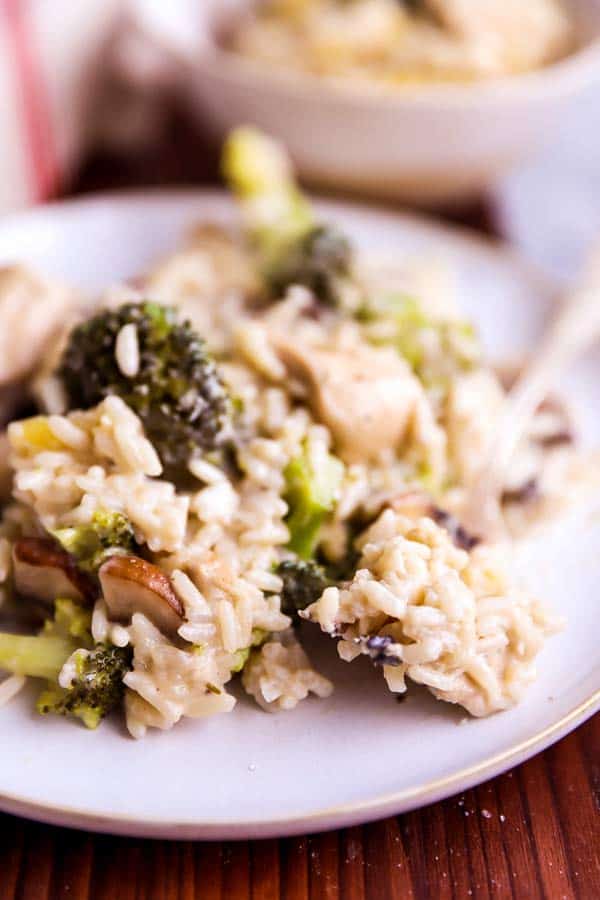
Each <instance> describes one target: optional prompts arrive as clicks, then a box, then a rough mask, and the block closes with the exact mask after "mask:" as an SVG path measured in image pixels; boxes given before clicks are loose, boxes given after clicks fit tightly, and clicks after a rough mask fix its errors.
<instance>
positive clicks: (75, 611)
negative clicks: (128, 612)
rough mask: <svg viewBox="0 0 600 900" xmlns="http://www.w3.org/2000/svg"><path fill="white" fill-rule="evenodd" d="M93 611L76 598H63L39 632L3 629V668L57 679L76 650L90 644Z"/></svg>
mask: <svg viewBox="0 0 600 900" xmlns="http://www.w3.org/2000/svg"><path fill="white" fill-rule="evenodd" d="M91 621H92V617H91V613H90V611H89V610H86V609H83V608H82V607H80V606H78V605H77V604H76V603H74V602H73V601H72V600H63V599H59V600H57V601H56V603H55V605H54V618H53V619H47V620H46V621H45V622H44V626H43V628H42V630H41V632H40V633H39V634H37V635H23V634H8V633H5V632H2V633H0V669H5V670H6V671H7V672H13V673H14V674H15V675H29V676H31V677H32V678H48V679H50V680H51V679H55V678H57V677H58V674H59V672H60V670H61V669H62V667H63V665H64V664H65V662H66V661H67V659H68V658H69V656H70V655H71V653H73V652H74V651H75V650H77V648H78V647H81V646H89V645H90V644H91V641H92V637H91V634H90V627H91Z"/></svg>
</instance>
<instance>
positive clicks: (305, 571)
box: [277, 559, 332, 622]
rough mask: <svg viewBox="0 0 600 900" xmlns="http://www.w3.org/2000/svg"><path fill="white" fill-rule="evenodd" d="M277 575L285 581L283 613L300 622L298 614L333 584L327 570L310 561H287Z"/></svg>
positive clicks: (282, 596)
mask: <svg viewBox="0 0 600 900" xmlns="http://www.w3.org/2000/svg"><path fill="white" fill-rule="evenodd" d="M277 574H278V575H279V576H280V578H281V579H282V581H283V587H282V589H281V611H282V612H283V613H285V615H286V616H291V618H292V620H293V621H294V622H296V621H298V612H299V611H300V610H301V609H306V607H307V606H310V604H311V603H314V602H315V601H316V600H318V599H319V597H320V596H321V594H322V593H323V591H324V590H325V588H327V587H329V586H330V585H331V584H332V582H331V581H330V579H329V578H328V577H327V574H326V572H325V569H324V568H323V567H322V566H319V565H317V563H315V562H312V561H310V560H294V559H286V560H284V561H283V562H281V563H279V566H278V567H277Z"/></svg>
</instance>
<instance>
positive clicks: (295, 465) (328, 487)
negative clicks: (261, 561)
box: [284, 446, 344, 559]
mask: <svg viewBox="0 0 600 900" xmlns="http://www.w3.org/2000/svg"><path fill="white" fill-rule="evenodd" d="M343 474H344V466H343V463H342V462H341V461H340V460H339V459H337V458H336V457H335V456H332V455H331V454H329V453H327V454H324V455H323V456H322V457H320V458H319V459H318V460H314V459H313V456H312V454H311V453H310V452H309V448H308V447H307V446H305V447H304V448H303V451H302V453H301V454H300V455H299V456H296V457H295V458H294V459H292V460H290V462H289V463H288V464H287V466H286V468H285V471H284V477H285V484H286V487H285V493H284V500H285V501H286V503H287V504H288V507H289V513H288V517H287V519H286V524H287V527H288V529H289V532H290V541H289V544H288V547H289V549H290V550H292V551H293V552H294V553H295V554H296V555H297V556H299V557H300V558H301V559H310V557H311V556H312V555H313V553H314V550H315V548H316V546H317V544H318V541H319V532H320V530H321V526H322V525H323V522H324V521H325V519H326V518H327V516H328V514H329V513H330V512H331V511H332V510H333V508H334V505H335V500H336V497H337V493H338V490H339V488H340V484H341V481H342V478H343Z"/></svg>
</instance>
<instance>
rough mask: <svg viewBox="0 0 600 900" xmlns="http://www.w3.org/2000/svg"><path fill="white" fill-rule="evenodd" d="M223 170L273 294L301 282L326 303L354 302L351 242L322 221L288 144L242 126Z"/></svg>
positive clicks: (228, 145)
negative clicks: (300, 180) (302, 188)
mask: <svg viewBox="0 0 600 900" xmlns="http://www.w3.org/2000/svg"><path fill="white" fill-rule="evenodd" d="M223 172H224V175H225V178H226V180H227V181H228V183H229V184H230V186H231V188H232V190H233V192H234V194H235V195H236V196H237V198H238V199H239V201H240V203H241V205H242V210H243V212H244V216H245V220H246V226H247V230H248V234H249V237H250V241H251V243H252V244H253V245H254V247H255V248H256V250H257V252H258V257H259V265H260V268H261V271H262V275H263V278H264V282H265V287H266V288H267V291H268V293H269V294H270V296H272V297H274V298H275V299H277V298H280V297H281V296H283V294H284V293H285V290H286V288H287V287H289V286H290V285H292V284H301V285H304V286H305V287H307V288H310V290H311V291H312V292H313V293H314V295H315V297H316V298H317V299H318V300H319V301H321V302H322V303H324V304H328V305H331V306H348V305H354V304H355V303H356V298H357V296H358V295H359V291H358V290H357V288H356V286H355V285H354V284H353V273H352V262H353V253H352V247H351V245H350V242H349V241H348V239H347V238H346V237H345V236H344V235H343V234H341V233H340V232H339V231H338V230H337V229H336V228H334V227H332V226H329V225H324V224H322V223H319V222H318V220H317V218H316V216H315V214H314V212H313V210H312V208H311V206H310V204H309V202H308V201H307V200H306V199H305V198H304V196H303V195H302V193H301V191H300V190H299V188H298V186H297V184H296V182H295V179H294V174H293V169H292V166H291V163H290V160H289V158H288V156H287V154H286V152H285V150H284V149H283V147H281V146H280V145H279V144H278V143H277V142H276V141H274V140H272V139H271V138H269V137H267V136H266V135H264V134H261V133H260V132H259V131H256V130H254V129H252V128H239V129H237V130H236V131H234V132H233V133H232V134H231V136H230V137H229V140H228V141H227V142H226V144H225V149H224V153H223Z"/></svg>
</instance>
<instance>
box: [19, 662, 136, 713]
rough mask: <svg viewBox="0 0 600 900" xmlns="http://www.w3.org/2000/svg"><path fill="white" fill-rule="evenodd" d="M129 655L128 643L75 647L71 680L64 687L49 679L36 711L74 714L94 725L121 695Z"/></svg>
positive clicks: (123, 689) (129, 664) (128, 663)
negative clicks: (91, 647)
mask: <svg viewBox="0 0 600 900" xmlns="http://www.w3.org/2000/svg"><path fill="white" fill-rule="evenodd" d="M131 656H132V653H131V648H130V647H113V646H110V645H102V644H101V645H98V646H97V647H95V648H94V649H93V650H89V651H88V650H85V649H81V650H77V651H76V652H75V654H74V655H73V657H72V663H73V667H74V677H73V679H72V681H71V684H70V685H69V686H68V687H65V688H63V687H61V686H60V685H59V684H58V683H57V682H52V683H50V684H49V685H48V687H47V688H46V690H45V691H43V692H42V693H41V694H40V696H39V698H38V701H37V710H38V712H39V713H41V714H42V715H46V714H47V713H55V714H56V715H61V716H74V717H75V718H78V719H81V721H82V722H83V724H84V725H85V726H86V728H97V727H98V725H99V724H100V722H101V721H102V719H103V718H104V717H105V716H106V715H108V713H109V712H111V711H112V710H113V709H114V708H115V707H117V706H118V705H119V704H120V703H121V701H122V699H123V694H124V692H125V685H124V684H123V677H124V675H125V674H126V673H127V672H128V671H129V669H130V668H131Z"/></svg>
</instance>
